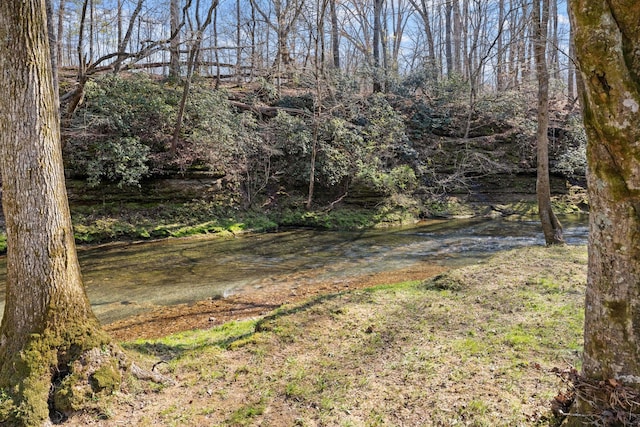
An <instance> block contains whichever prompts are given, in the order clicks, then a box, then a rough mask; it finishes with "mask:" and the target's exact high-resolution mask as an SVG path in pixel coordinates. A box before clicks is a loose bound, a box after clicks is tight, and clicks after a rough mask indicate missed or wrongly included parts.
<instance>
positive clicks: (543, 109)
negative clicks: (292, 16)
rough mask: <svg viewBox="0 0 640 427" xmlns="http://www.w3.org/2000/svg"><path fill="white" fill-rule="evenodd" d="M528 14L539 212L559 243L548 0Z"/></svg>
mask: <svg viewBox="0 0 640 427" xmlns="http://www.w3.org/2000/svg"><path fill="white" fill-rule="evenodd" d="M531 18H532V20H533V26H534V37H535V40H534V43H535V45H534V49H535V63H536V77H537V79H538V129H537V132H536V142H537V157H538V168H537V180H536V193H537V196H538V214H539V216H540V223H541V224H542V232H543V233H544V240H545V242H546V244H547V246H549V245H559V244H563V243H564V239H563V237H562V225H560V221H558V218H557V217H556V215H555V213H554V212H553V208H552V206H551V183H550V181H549V70H548V68H547V55H546V50H547V28H548V24H549V0H535V1H534V2H533V9H532V12H531Z"/></svg>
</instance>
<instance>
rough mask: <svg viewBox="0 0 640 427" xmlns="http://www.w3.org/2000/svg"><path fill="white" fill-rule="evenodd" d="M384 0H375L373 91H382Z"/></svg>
mask: <svg viewBox="0 0 640 427" xmlns="http://www.w3.org/2000/svg"><path fill="white" fill-rule="evenodd" d="M383 1H384V0H373V92H374V93H378V92H382V82H381V81H380V80H381V79H380V38H381V37H380V36H381V33H382V22H381V14H382V2H383Z"/></svg>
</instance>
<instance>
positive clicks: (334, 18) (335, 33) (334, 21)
mask: <svg viewBox="0 0 640 427" xmlns="http://www.w3.org/2000/svg"><path fill="white" fill-rule="evenodd" d="M336 2H337V0H329V14H330V15H331V53H332V54H333V67H334V68H335V69H337V70H338V69H340V38H339V34H340V32H339V31H340V30H339V28H338V13H337V12H336Z"/></svg>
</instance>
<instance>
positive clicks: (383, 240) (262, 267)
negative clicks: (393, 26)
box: [0, 217, 587, 323]
mask: <svg viewBox="0 0 640 427" xmlns="http://www.w3.org/2000/svg"><path fill="white" fill-rule="evenodd" d="M563 224H564V225H565V237H566V239H567V242H568V243H569V244H585V243H586V239H587V227H586V218H585V217H572V218H564V219H563ZM543 243H544V241H543V238H542V233H541V231H540V225H539V223H538V222H537V221H534V220H531V221H507V220H477V219H476V220H441V221H428V222H424V223H420V224H416V225H413V226H406V227H394V228H388V229H378V230H366V231H353V232H345V231H340V232H332V231H311V230H292V231H285V232H279V233H271V234H253V235H245V236H241V237H238V238H234V239H220V238H218V237H215V236H214V237H206V236H205V237H197V238H189V239H170V240H163V241H158V242H146V243H138V244H128V245H111V246H103V247H97V248H90V249H80V250H79V252H78V255H79V258H80V264H81V266H82V271H83V275H84V281H85V285H86V287H87V293H88V295H89V299H90V300H91V303H92V305H93V309H94V312H95V313H96V315H97V316H98V318H99V319H100V320H101V321H102V322H103V323H109V322H112V321H114V320H118V319H122V318H125V317H128V316H131V315H134V314H137V313H140V312H143V311H147V310H150V309H151V308H153V307H154V306H158V305H173V304H180V303H187V302H193V301H199V300H204V299H207V298H211V297H216V296H225V295H229V294H232V293H234V292H239V291H242V292H250V291H251V290H252V289H258V288H261V287H266V286H269V285H270V284H273V283H279V284H282V283H291V285H292V286H294V285H295V286H304V284H305V283H313V282H317V281H327V280H341V279H344V278H346V277H352V276H361V275H365V274H369V273H377V272H382V271H393V270H398V269H402V268H407V267H410V266H412V265H413V264H416V263H418V262H425V261H427V262H432V263H434V264H439V265H446V266H457V265H464V264H469V263H472V262H478V261H479V260H481V259H483V258H485V257H487V256H489V255H491V254H492V253H494V252H496V251H499V250H504V249H510V248H515V247H522V246H527V245H536V244H539V245H541V244H543ZM5 270H6V265H5V259H4V258H2V259H0V283H4V282H5V278H6V276H5ZM0 292H1V293H0V295H1V296H0V308H2V309H3V308H4V286H2V289H0Z"/></svg>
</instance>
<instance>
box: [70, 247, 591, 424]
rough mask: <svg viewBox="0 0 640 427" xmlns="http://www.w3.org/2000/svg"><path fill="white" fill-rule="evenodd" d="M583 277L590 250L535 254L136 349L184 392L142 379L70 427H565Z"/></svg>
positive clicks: (518, 253) (336, 297)
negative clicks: (556, 408)
mask: <svg viewBox="0 0 640 427" xmlns="http://www.w3.org/2000/svg"><path fill="white" fill-rule="evenodd" d="M585 280H586V248H584V247H564V248H550V249H546V248H542V247H530V248H525V249H520V250H515V251H510V252H506V253H501V254H498V255H497V256H495V257H493V258H492V259H490V260H489V261H487V262H485V263H482V264H478V265H475V266H471V267H465V268H461V269H457V270H452V271H450V272H449V273H446V274H444V275H441V276H439V277H437V278H435V279H431V280H428V281H418V282H405V283H400V284H395V285H388V286H381V287H376V288H372V289H367V290H356V291H351V292H343V293H339V294H333V295H326V296H322V297H318V298H315V299H313V300H309V301H307V302H305V303H302V304H297V305H291V306H283V307H282V308H280V309H279V310H277V311H276V312H273V313H270V314H268V315H267V316H266V317H262V318H259V319H251V320H246V321H242V322H233V323H228V324H225V325H223V326H221V327H216V328H213V329H210V330H202V331H191V332H184V333H180V334H176V335H172V336H169V337H166V338H162V339H158V340H140V341H135V342H129V343H125V344H124V345H125V348H127V349H128V351H129V352H130V354H132V355H133V357H134V358H136V359H139V360H140V361H141V363H142V364H146V365H148V366H151V365H152V364H154V363H156V362H158V361H163V363H161V364H159V365H158V367H157V369H158V370H160V371H162V372H163V373H164V374H166V375H168V376H170V377H173V378H175V379H176V380H177V383H176V385H171V386H155V385H150V384H147V383H143V382H137V381H131V382H130V383H128V384H127V387H126V390H125V391H123V392H122V393H118V394H116V395H114V396H112V397H111V399H110V401H101V402H99V404H98V407H97V410H98V412H99V414H100V417H101V418H102V420H100V421H98V420H96V417H95V415H91V416H84V417H79V418H74V419H72V420H71V421H70V422H69V423H68V425H88V424H91V423H94V424H98V423H99V424H100V425H104V426H116V425H122V424H130V425H138V426H152V425H165V426H202V425H209V426H243V425H245V426H253V425H265V426H266V425H268V426H294V425H298V426H317V425H331V426H401V425H442V426H452V425H466V426H518V425H521V426H534V425H555V423H556V420H555V419H554V418H553V415H552V413H551V410H550V400H551V399H552V398H553V397H554V396H555V395H556V393H557V392H558V391H559V390H561V389H562V384H561V383H560V381H559V380H558V379H557V378H556V377H555V376H554V374H552V373H551V372H550V370H551V369H552V368H553V367H560V368H564V367H566V366H567V365H568V364H572V365H575V366H579V364H580V361H579V354H580V351H581V345H582V325H583V315H582V304H583V293H584V286H585Z"/></svg>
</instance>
